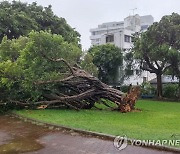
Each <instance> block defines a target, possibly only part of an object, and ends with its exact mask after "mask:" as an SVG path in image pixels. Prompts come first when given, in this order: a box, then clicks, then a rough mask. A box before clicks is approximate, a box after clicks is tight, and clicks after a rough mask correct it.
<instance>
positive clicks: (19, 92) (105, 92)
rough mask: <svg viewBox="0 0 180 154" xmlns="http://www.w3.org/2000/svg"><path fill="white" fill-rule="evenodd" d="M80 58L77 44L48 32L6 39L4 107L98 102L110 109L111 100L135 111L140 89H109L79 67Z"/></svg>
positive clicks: (1, 63)
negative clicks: (123, 91)
mask: <svg viewBox="0 0 180 154" xmlns="http://www.w3.org/2000/svg"><path fill="white" fill-rule="evenodd" d="M80 55H81V50H80V48H79V47H78V46H77V45H75V44H73V43H67V42H65V41H64V40H63V38H62V37H61V36H60V35H55V34H54V35H53V34H50V33H48V32H31V33H30V34H29V36H28V37H20V38H19V39H13V40H8V39H7V38H6V37H5V38H4V39H3V41H2V43H1V44H0V90H1V91H0V101H1V104H0V105H1V107H4V106H7V105H11V106H13V107H14V106H18V107H22V108H24V107H26V108H48V107H49V108H52V107H68V108H73V109H76V110H80V109H90V108H92V107H94V105H95V102H99V103H102V104H104V105H106V106H108V107H110V106H109V104H107V103H106V101H105V100H110V101H111V102H112V103H114V104H116V106H117V107H116V109H118V110H120V111H121V112H129V111H131V110H133V109H134V107H135V102H136V99H137V97H138V94H139V90H138V88H132V89H131V91H130V93H129V94H127V95H125V94H124V93H122V92H121V91H119V90H117V89H114V88H111V87H109V86H108V85H106V84H104V83H102V82H101V81H100V80H99V79H98V78H96V77H94V76H92V75H91V74H89V73H87V72H86V71H84V70H82V69H81V68H80V67H79V66H78V65H77V64H76V63H78V62H79V60H80Z"/></svg>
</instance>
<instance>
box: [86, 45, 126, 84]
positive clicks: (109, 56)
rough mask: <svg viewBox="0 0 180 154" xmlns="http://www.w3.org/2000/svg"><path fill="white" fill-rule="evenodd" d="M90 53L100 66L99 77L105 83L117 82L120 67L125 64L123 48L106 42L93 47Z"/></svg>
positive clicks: (94, 61) (98, 66)
mask: <svg viewBox="0 0 180 154" xmlns="http://www.w3.org/2000/svg"><path fill="white" fill-rule="evenodd" d="M89 53H90V54H91V55H92V57H93V63H94V64H95V65H96V66H97V68H98V71H99V73H98V77H99V79H100V80H101V81H102V82H104V83H108V84H116V83H117V80H118V79H117V78H118V77H119V74H118V73H119V67H120V66H122V65H123V55H122V51H121V49H120V48H118V47H116V46H115V45H112V44H105V45H99V46H93V47H91V48H90V49H89Z"/></svg>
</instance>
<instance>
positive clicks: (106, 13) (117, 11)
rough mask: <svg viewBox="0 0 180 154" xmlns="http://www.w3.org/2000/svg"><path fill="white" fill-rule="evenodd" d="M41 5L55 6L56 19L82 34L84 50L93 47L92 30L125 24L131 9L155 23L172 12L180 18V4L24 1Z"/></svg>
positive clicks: (173, 0)
mask: <svg viewBox="0 0 180 154" xmlns="http://www.w3.org/2000/svg"><path fill="white" fill-rule="evenodd" d="M21 1H23V2H28V3H31V2H33V1H36V2H37V3H38V4H39V5H43V6H47V5H49V4H51V5H52V9H53V11H54V12H55V14H56V15H58V16H61V17H63V18H65V19H66V20H67V22H68V24H70V25H71V26H72V27H73V28H76V30H77V31H78V32H79V33H80V34H81V43H82V46H83V48H84V49H88V48H89V47H90V39H89V36H90V32H89V29H90V28H95V27H97V25H98V24H101V23H103V22H111V21H122V20H123V19H124V18H125V17H127V16H128V15H130V14H131V15H132V13H133V11H132V10H131V9H133V8H137V10H136V11H135V13H137V14H139V15H141V16H143V15H152V16H153V17H154V19H155V21H159V20H160V19H161V17H162V16H164V15H169V14H171V13H172V12H176V13H179V14H180V0H21Z"/></svg>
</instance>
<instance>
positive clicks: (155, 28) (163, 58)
mask: <svg viewBox="0 0 180 154" xmlns="http://www.w3.org/2000/svg"><path fill="white" fill-rule="evenodd" d="M179 17H180V15H178V14H176V13H173V14H172V15H168V16H164V17H162V19H161V20H160V22H155V23H154V24H153V25H152V26H150V27H149V28H148V30H147V31H146V32H144V33H141V34H137V35H136V36H135V39H134V41H135V42H134V47H133V50H132V51H133V52H134V58H135V59H136V61H137V62H138V64H139V66H140V68H141V69H143V70H146V71H149V72H150V73H155V74H156V75H157V91H158V92H157V94H158V96H159V97H161V96H162V81H161V75H162V74H163V73H164V72H166V71H167V69H169V68H170V67H171V66H172V64H171V63H170V61H169V58H170V57H171V55H172V53H173V52H174V51H175V52H179V47H180V46H179V45H180V39H179V36H180V27H179Z"/></svg>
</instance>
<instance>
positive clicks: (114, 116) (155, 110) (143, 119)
mask: <svg viewBox="0 0 180 154" xmlns="http://www.w3.org/2000/svg"><path fill="white" fill-rule="evenodd" d="M136 108H138V109H141V110H142V111H141V112H130V113H120V112H116V111H107V110H102V111H99V110H95V109H93V110H81V111H79V112H77V111H74V110H19V111H15V112H16V113H18V114H20V115H23V116H26V117H30V118H35V119H38V120H42V121H44V122H49V123H53V124H61V125H65V126H69V127H74V128H80V129H84V130H91V131H96V132H102V133H106V134H111V135H121V136H122V135H127V137H128V138H134V139H146V140H153V139H155V140H163V139H180V103H178V102H176V103H175V102H158V101H149V100H139V101H138V102H137V104H136ZM173 134H175V136H174V137H172V135H173Z"/></svg>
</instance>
